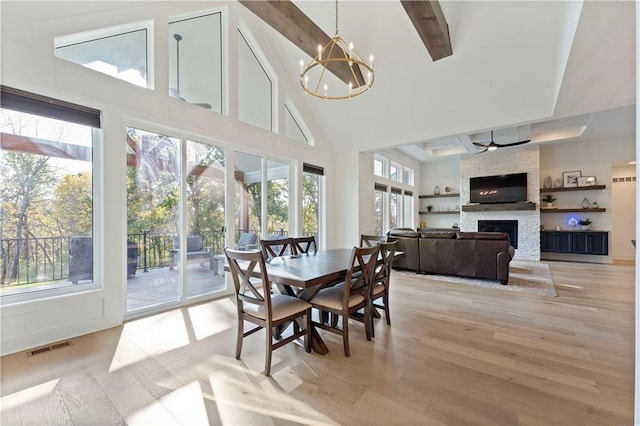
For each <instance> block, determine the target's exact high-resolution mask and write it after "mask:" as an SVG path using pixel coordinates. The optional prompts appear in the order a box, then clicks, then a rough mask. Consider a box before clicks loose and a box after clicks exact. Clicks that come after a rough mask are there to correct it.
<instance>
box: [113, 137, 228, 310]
mask: <svg viewBox="0 0 640 426" xmlns="http://www.w3.org/2000/svg"><path fill="white" fill-rule="evenodd" d="M126 144H127V145H126V148H127V275H128V278H127V305H126V306H127V308H126V309H127V313H128V314H133V313H136V312H139V311H149V310H154V309H159V308H163V307H166V306H171V305H178V304H181V303H185V302H187V301H190V300H193V299H194V298H205V297H207V296H208V295H211V294H214V293H215V292H217V291H222V290H224V289H225V282H224V273H223V272H224V271H223V264H224V257H223V253H222V249H223V247H224V223H225V161H226V152H225V150H224V149H222V148H219V147H216V146H212V145H208V144H205V143H201V142H197V141H193V140H181V139H179V138H176V137H170V136H166V135H162V134H158V133H153V132H148V131H144V130H140V129H134V128H129V129H128V130H127V142H126Z"/></svg>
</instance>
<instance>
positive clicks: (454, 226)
mask: <svg viewBox="0 0 640 426" xmlns="http://www.w3.org/2000/svg"><path fill="white" fill-rule="evenodd" d="M452 228H453V229H460V226H458V223H457V222H456V223H454V224H453V226H452Z"/></svg>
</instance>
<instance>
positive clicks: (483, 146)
mask: <svg viewBox="0 0 640 426" xmlns="http://www.w3.org/2000/svg"><path fill="white" fill-rule="evenodd" d="M472 143H473V144H474V145H475V146H480V147H482V148H487V146H488V145H483V144H481V143H479V142H472Z"/></svg>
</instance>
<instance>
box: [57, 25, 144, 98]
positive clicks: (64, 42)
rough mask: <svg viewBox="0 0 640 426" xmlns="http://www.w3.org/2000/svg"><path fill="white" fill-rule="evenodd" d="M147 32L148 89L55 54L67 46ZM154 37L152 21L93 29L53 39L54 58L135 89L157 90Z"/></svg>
mask: <svg viewBox="0 0 640 426" xmlns="http://www.w3.org/2000/svg"><path fill="white" fill-rule="evenodd" d="M142 30H144V31H145V36H146V43H145V48H146V61H145V62H146V64H145V66H146V72H147V84H146V87H143V86H138V85H136V84H134V83H130V82H128V81H127V80H123V79H121V78H118V77H115V76H113V75H111V74H107V73H104V72H101V71H97V70H95V69H92V68H89V67H86V66H84V65H82V64H79V63H77V62H73V61H69V60H67V59H64V58H61V57H58V56H57V55H56V54H55V51H56V49H59V48H62V47H67V46H71V45H73V44H80V43H87V42H90V41H96V40H100V39H105V38H109V37H115V36H119V35H124V34H128V33H132V32H136V31H142ZM154 37H155V28H154V23H153V21H151V20H144V21H138V22H132V23H128V24H121V25H114V26H110V27H105V28H98V29H93V30H89V31H82V32H79V33H73V34H65V35H60V36H57V37H54V39H53V56H54V58H56V59H59V60H62V61H66V62H69V63H72V64H75V65H77V66H79V67H82V68H84V69H88V70H90V71H91V72H95V73H98V74H101V75H106V76H108V77H110V78H113V79H114V80H116V81H122V82H124V83H126V84H130V85H133V86H135V87H140V88H145V89H150V90H155V65H154V64H155V43H154Z"/></svg>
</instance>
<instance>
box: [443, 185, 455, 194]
mask: <svg viewBox="0 0 640 426" xmlns="http://www.w3.org/2000/svg"><path fill="white" fill-rule="evenodd" d="M451 191H453V189H451V187H450V186H445V187H444V192H446V193H447V194H448V193H450V192H451Z"/></svg>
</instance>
